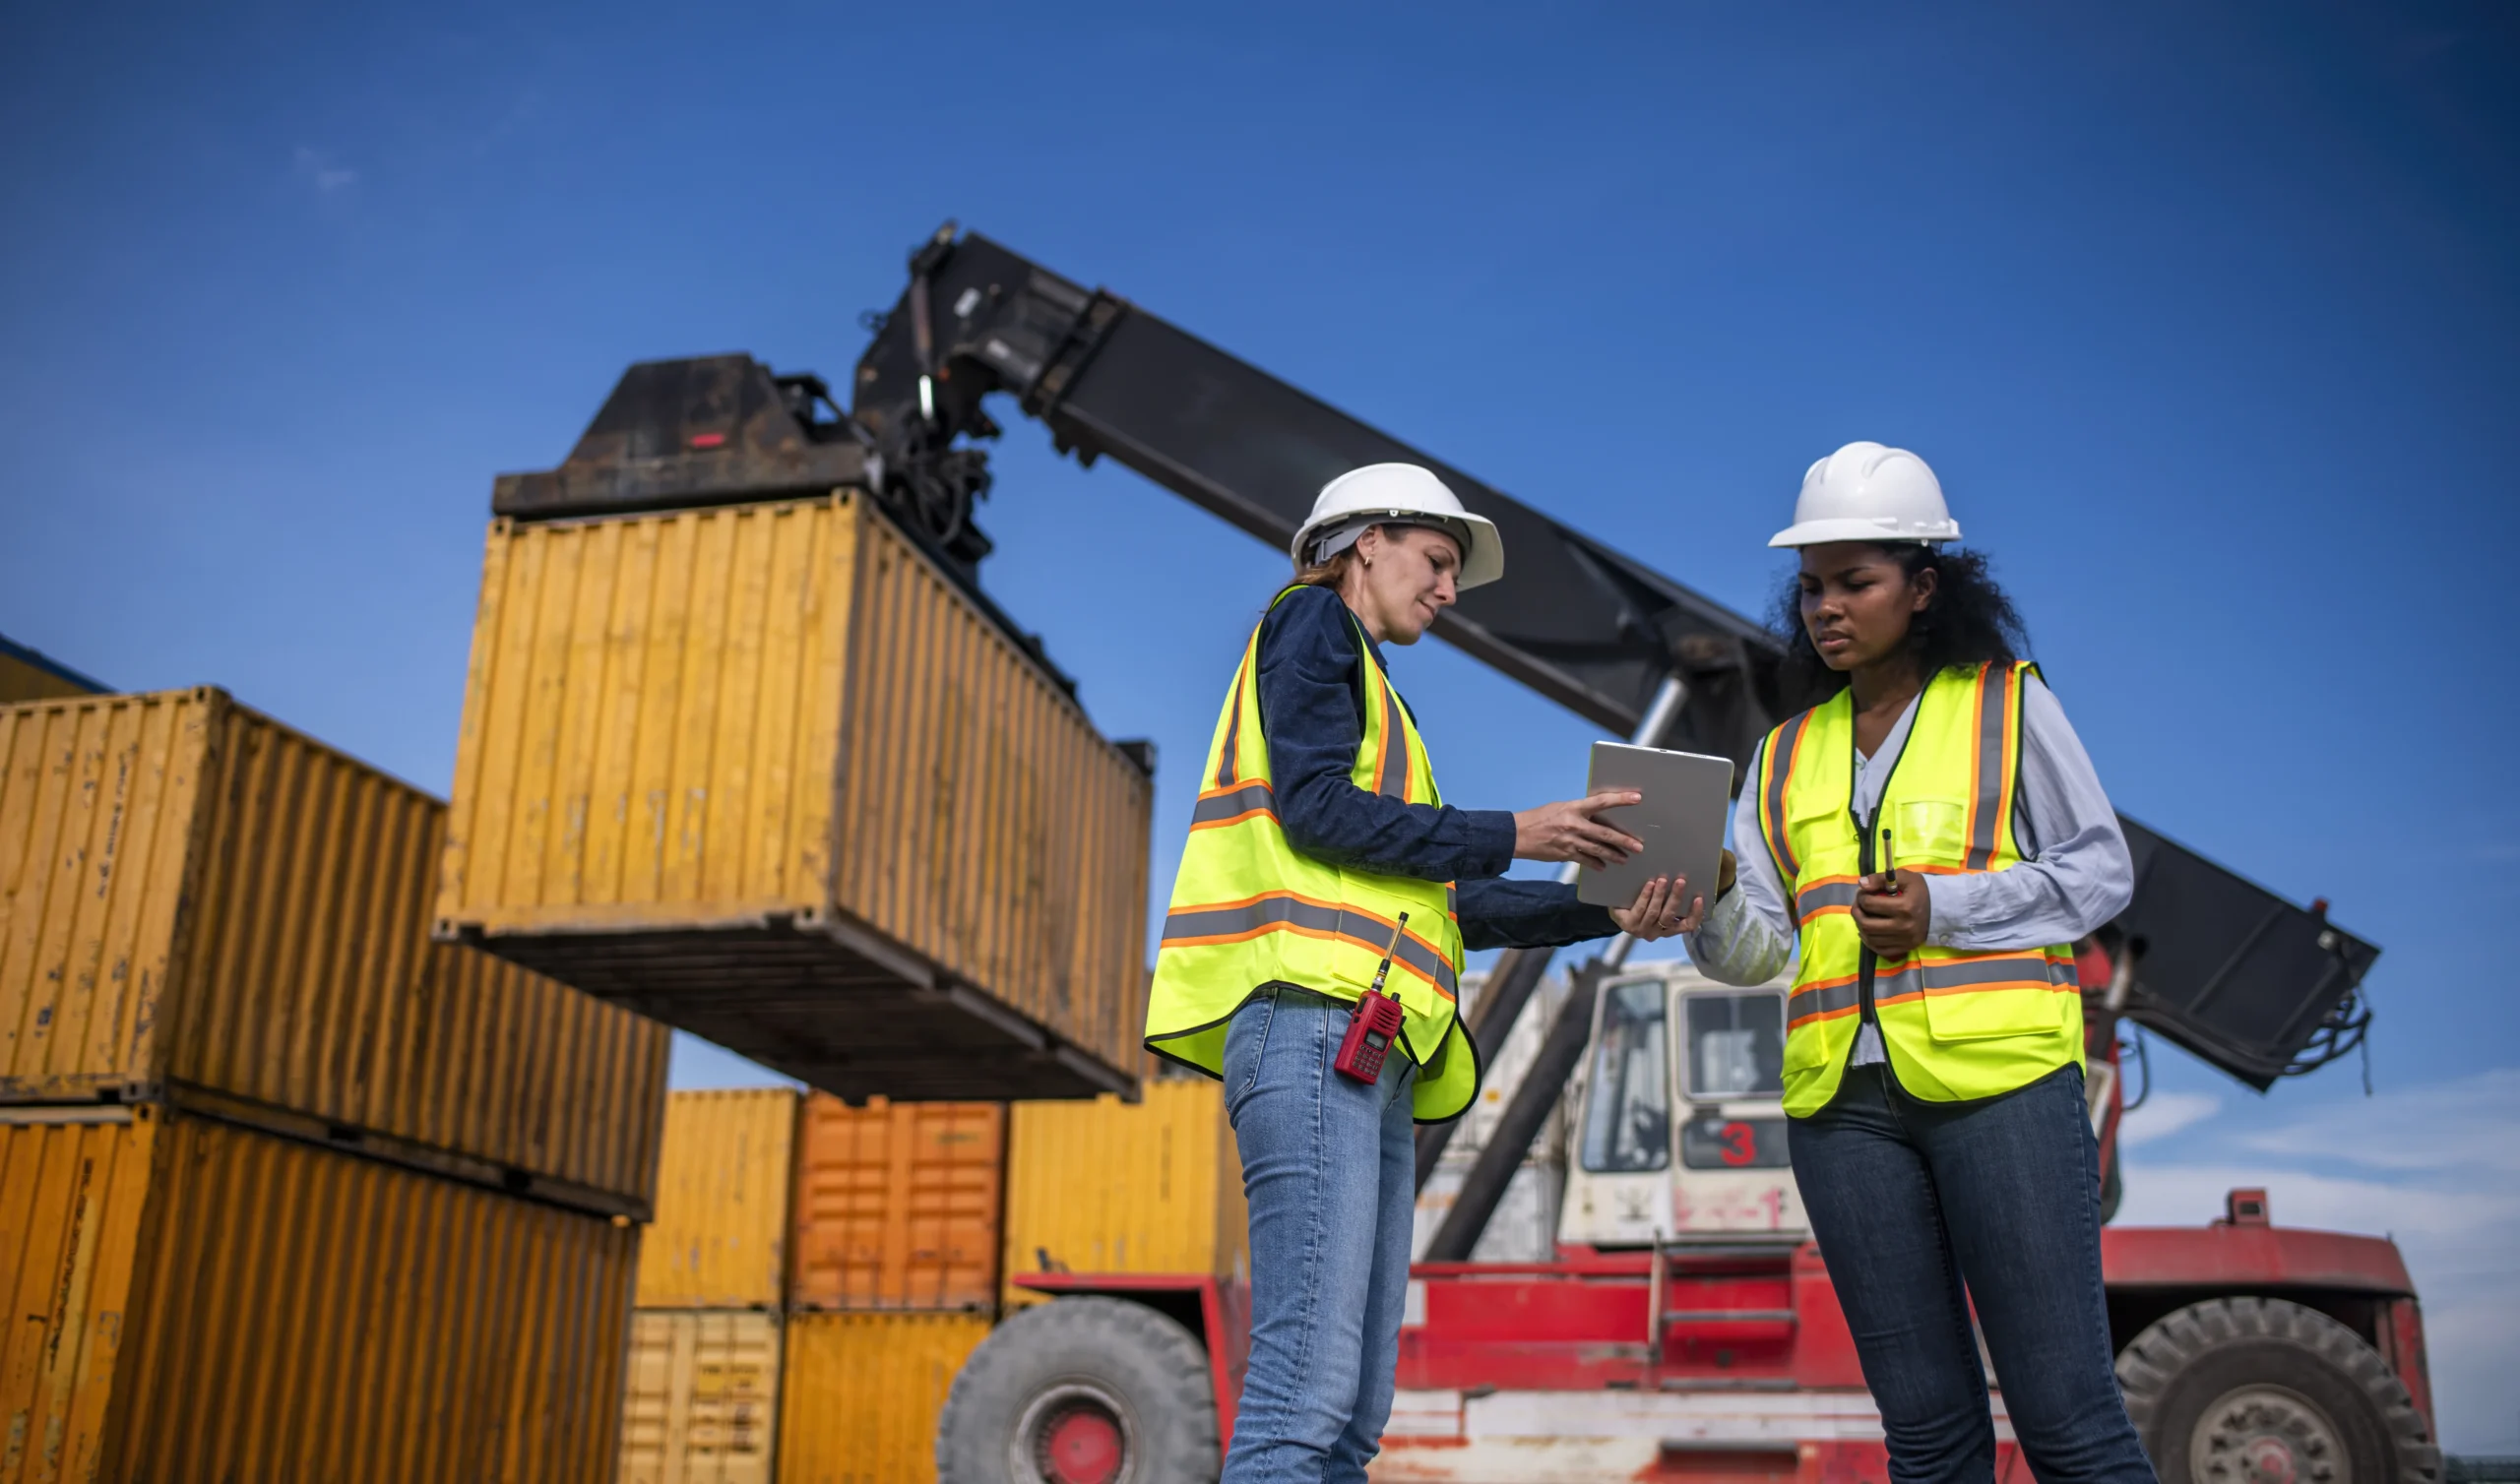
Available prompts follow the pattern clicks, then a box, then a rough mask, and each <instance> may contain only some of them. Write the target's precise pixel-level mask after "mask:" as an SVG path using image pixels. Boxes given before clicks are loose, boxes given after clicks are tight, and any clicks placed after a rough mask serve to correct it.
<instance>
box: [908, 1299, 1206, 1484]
mask: <svg viewBox="0 0 2520 1484" xmlns="http://www.w3.org/2000/svg"><path fill="white" fill-rule="evenodd" d="M1218 1472H1219V1458H1218V1452H1217V1400H1216V1393H1215V1392H1214V1391H1212V1390H1211V1389H1210V1386H1209V1382H1208V1356H1207V1352H1206V1351H1205V1350H1203V1349H1201V1348H1200V1346H1199V1342H1198V1341H1197V1340H1195V1339H1192V1338H1191V1337H1190V1331H1189V1330H1187V1329H1182V1328H1181V1326H1180V1325H1179V1324H1178V1323H1176V1322H1174V1321H1173V1320H1171V1319H1169V1318H1166V1316H1164V1315H1162V1314H1159V1313H1157V1312H1156V1311H1155V1310H1153V1309H1150V1308H1148V1307H1146V1306H1145V1305H1144V1304H1133V1303H1130V1302H1128V1301H1127V1300H1125V1299H1111V1298H1068V1299H1058V1300H1056V1301H1054V1302H1051V1303H1047V1304H1042V1305H1040V1306H1039V1307H1038V1308H1033V1309H1027V1310H1025V1311H1023V1312H1022V1313H1020V1314H1017V1315H1015V1316H1014V1317H1013V1318H1011V1319H1009V1320H1007V1322H1006V1323H1004V1324H1002V1325H1000V1326H998V1327H997V1329H994V1330H992V1331H991V1332H990V1334H989V1337H988V1338H987V1339H985V1340H983V1341H981V1343H980V1347H979V1348H978V1349H977V1350H974V1351H973V1352H972V1358H971V1359H970V1360H968V1361H965V1362H964V1363H963V1372H962V1374H961V1375H959V1376H957V1377H955V1378H954V1389H953V1391H950V1392H948V1393H947V1395H946V1398H945V1411H944V1414H943V1415H942V1416H940V1417H939V1418H938V1419H937V1422H936V1478H937V1484H1213V1481H1214V1480H1215V1479H1216V1477H1217V1474H1218Z"/></svg>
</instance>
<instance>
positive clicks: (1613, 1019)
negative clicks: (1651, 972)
mask: <svg viewBox="0 0 2520 1484" xmlns="http://www.w3.org/2000/svg"><path fill="white" fill-rule="evenodd" d="M1663 998H1664V995H1663V981H1662V980H1660V979H1633V980H1630V981H1628V982H1627V983H1625V984H1612V985H1609V986H1608V987H1607V988H1605V989H1604V990H1603V991H1602V1020H1601V1024H1602V1033H1601V1041H1600V1044H1598V1045H1596V1046H1595V1047H1594V1048H1593V1069H1592V1076H1591V1077H1590V1079H1589V1080H1588V1084H1587V1090H1586V1093H1585V1097H1584V1139H1583V1146H1582V1149H1581V1150H1580V1153H1581V1156H1582V1158H1583V1161H1584V1168H1585V1169H1586V1170H1587V1171H1588V1172H1590V1173H1593V1174H1597V1175H1599V1174H1627V1173H1630V1172H1633V1171H1638V1170H1659V1169H1663V1168H1666V1167H1668V1166H1669V1165H1670V1162H1671V1103H1670V1094H1669V1092H1668V1091H1667V1090H1666V1089H1667V1087H1668V1086H1669V1082H1668V1080H1667V1079H1668V1073H1667V1069H1668V1066H1669V1063H1668V1062H1667V1060H1666V1057H1667V1055H1668V1053H1667V1052H1666V1051H1665V1049H1664V1048H1665V1044H1666V1043H1665V1038H1664V1025H1665V1014H1664V1009H1663Z"/></svg>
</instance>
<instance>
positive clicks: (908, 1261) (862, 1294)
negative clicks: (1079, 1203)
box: [788, 1093, 1006, 1313]
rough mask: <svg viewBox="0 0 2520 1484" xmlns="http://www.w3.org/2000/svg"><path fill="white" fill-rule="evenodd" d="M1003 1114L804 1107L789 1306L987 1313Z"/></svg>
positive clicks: (993, 1297)
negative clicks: (955, 1310) (792, 1276)
mask: <svg viewBox="0 0 2520 1484" xmlns="http://www.w3.org/2000/svg"><path fill="white" fill-rule="evenodd" d="M1005 1155H1006V1110H1005V1108H1004V1107H1003V1106H1001V1105H999V1104H997V1103H888V1102H887V1101H886V1100H885V1099H883V1098H874V1099H871V1100H870V1101H869V1102H868V1104H867V1105H866V1106H865V1107H862V1108H852V1107H850V1106H849V1105H847V1104H846V1103H843V1102H842V1101H841V1100H840V1099H838V1098H836V1097H833V1096H831V1095H829V1094H827V1093H816V1094H814V1095H813V1096H810V1097H808V1098H806V1099H805V1117H804V1123H803V1127H802V1131H801V1133H800V1134H799V1136H798V1148H797V1160H796V1219H795V1235H794V1239H793V1244H792V1250H793V1252H794V1259H793V1261H794V1264H795V1274H794V1281H793V1282H792V1283H791V1284H790V1285H789V1287H788V1307H789V1308H790V1309H793V1310H813V1309H843V1310H850V1309H961V1310H971V1311H976V1312H980V1313H988V1312H992V1311H994V1309H995V1308H996V1305H997V1250H998V1216H999V1208H1000V1202H1001V1199H1002V1196H1001V1193H1002V1191H1003V1189H1004V1179H1005V1169H1006V1159H1005Z"/></svg>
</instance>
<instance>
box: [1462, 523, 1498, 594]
mask: <svg viewBox="0 0 2520 1484" xmlns="http://www.w3.org/2000/svg"><path fill="white" fill-rule="evenodd" d="M1453 519H1454V520H1456V521H1459V522H1460V523H1461V524H1462V525H1464V526H1468V527H1470V549H1469V550H1468V551H1465V552H1463V553H1462V554H1461V572H1460V574H1459V575H1458V576H1456V577H1455V578H1454V579H1453V589H1454V590H1455V591H1457V592H1458V591H1467V590H1468V589H1470V588H1472V587H1485V586H1487V585H1488V584H1489V583H1492V582H1494V581H1496V580H1497V579H1498V578H1500V577H1503V576H1504V575H1505V538H1504V537H1502V536H1500V535H1498V534H1497V533H1496V523H1495V522H1493V521H1490V520H1488V519H1487V518H1486V517H1485V516H1474V515H1471V514H1469V513H1468V512H1464V513H1463V514H1461V515H1458V516H1455V517H1453Z"/></svg>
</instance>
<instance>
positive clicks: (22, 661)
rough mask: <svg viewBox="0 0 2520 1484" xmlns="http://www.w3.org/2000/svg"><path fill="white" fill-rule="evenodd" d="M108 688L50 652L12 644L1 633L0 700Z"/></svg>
mask: <svg viewBox="0 0 2520 1484" xmlns="http://www.w3.org/2000/svg"><path fill="white" fill-rule="evenodd" d="M104 689H106V687H105V686H104V685H103V684H102V683H101V682H99V681H95V680H91V679H89V678H88V677H87V676H85V675H82V674H80V673H79V672H78V671H77V670H74V669H72V668H70V667H69V666H68V665H65V664H63V663H61V662H60V661H59V660H57V659H53V658H51V657H50V656H48V655H44V654H40V653H37V652H36V651H35V650H33V649H28V648H27V647H26V646H24V645H17V644H11V643H10V642H9V637H8V636H7V635H5V634H0V702H9V701H43V700H48V699H50V698H52V697H55V696H94V695H95V694H97V693H98V692H100V691H103V690H104Z"/></svg>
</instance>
